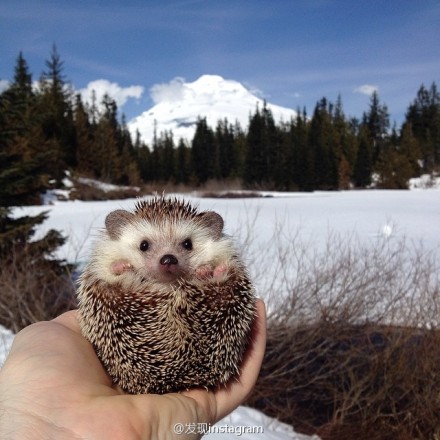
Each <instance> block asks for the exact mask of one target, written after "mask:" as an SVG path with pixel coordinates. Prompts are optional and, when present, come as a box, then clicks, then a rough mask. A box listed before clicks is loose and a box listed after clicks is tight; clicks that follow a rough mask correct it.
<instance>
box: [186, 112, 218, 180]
mask: <svg viewBox="0 0 440 440" xmlns="http://www.w3.org/2000/svg"><path fill="white" fill-rule="evenodd" d="M191 145H192V148H191V153H192V167H193V171H194V177H195V179H196V183H197V184H198V185H200V184H203V183H205V182H206V181H207V180H208V179H211V178H212V177H213V175H214V164H215V163H216V161H217V158H216V157H215V154H213V147H214V132H213V131H212V129H211V128H210V127H209V126H208V124H207V122H206V118H199V119H198V121H197V127H196V132H195V134H194V137H193V140H192V143H191Z"/></svg>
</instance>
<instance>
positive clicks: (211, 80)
mask: <svg viewBox="0 0 440 440" xmlns="http://www.w3.org/2000/svg"><path fill="white" fill-rule="evenodd" d="M151 96H152V98H153V100H154V102H155V105H154V106H153V107H152V108H151V109H149V110H147V111H145V112H143V113H142V114H141V115H139V116H138V117H136V118H134V119H133V120H131V121H130V122H129V123H128V128H129V130H130V132H131V133H132V135H133V138H134V136H135V134H136V130H139V133H140V134H141V137H142V139H143V140H144V141H145V142H146V143H147V144H149V145H151V143H152V140H153V137H154V130H155V127H156V132H157V135H158V136H159V135H160V133H161V132H164V131H166V130H167V131H172V132H173V135H174V140H175V141H176V143H177V141H178V140H179V139H180V138H182V139H185V140H187V141H191V139H192V138H193V136H194V133H195V126H196V122H197V119H198V117H199V116H200V117H206V121H207V123H208V125H209V126H210V127H212V128H215V127H216V125H217V122H218V121H219V120H223V119H225V118H227V119H228V122H229V123H230V124H235V122H236V121H238V122H239V123H240V125H241V127H242V128H243V129H245V128H246V127H247V126H248V124H249V116H250V115H251V114H253V113H254V112H255V110H256V108H257V106H258V108H260V109H262V108H263V105H264V101H263V100H262V99H261V98H259V97H257V96H255V95H253V94H252V93H251V92H250V91H249V90H247V89H246V88H245V87H244V86H243V85H242V84H240V83H239V82H237V81H233V80H226V79H223V78H222V77H221V76H218V75H203V76H201V77H200V78H199V79H197V80H196V81H194V82H192V83H186V82H184V80H183V79H182V78H175V79H174V80H172V81H171V82H170V83H168V84H158V85H156V86H154V87H153V88H152V90H151ZM267 108H268V109H270V110H271V111H272V113H273V116H274V119H275V121H277V122H279V121H281V120H282V121H284V122H288V121H290V120H291V118H294V117H295V116H296V112H295V111H294V110H292V109H288V108H285V107H280V106H277V105H273V104H269V103H268V104H267Z"/></svg>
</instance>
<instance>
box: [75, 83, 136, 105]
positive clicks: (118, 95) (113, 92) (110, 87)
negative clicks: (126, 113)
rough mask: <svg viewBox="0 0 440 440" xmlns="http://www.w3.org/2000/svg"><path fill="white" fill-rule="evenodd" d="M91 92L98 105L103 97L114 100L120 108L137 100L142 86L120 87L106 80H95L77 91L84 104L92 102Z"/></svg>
mask: <svg viewBox="0 0 440 440" xmlns="http://www.w3.org/2000/svg"><path fill="white" fill-rule="evenodd" d="M93 91H94V92H95V95H96V102H97V103H98V104H99V103H101V101H102V98H103V97H104V95H106V94H107V95H108V96H110V98H112V99H114V100H115V102H116V104H117V106H118V108H121V107H123V106H124V105H125V103H126V102H127V101H128V100H129V99H130V98H134V99H139V98H140V97H141V96H142V94H143V93H144V88H143V87H142V86H129V87H121V86H120V85H119V84H118V83H114V82H110V81H108V80H106V79H97V80H95V81H91V82H89V83H88V84H87V87H86V88H84V89H81V90H79V93H80V94H81V97H82V99H83V101H84V102H87V103H89V104H90V103H91V102H92V94H93Z"/></svg>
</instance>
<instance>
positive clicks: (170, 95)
mask: <svg viewBox="0 0 440 440" xmlns="http://www.w3.org/2000/svg"><path fill="white" fill-rule="evenodd" d="M184 89H185V79H184V78H181V77H176V78H174V79H172V80H171V81H170V82H169V83H162V84H154V86H153V87H151V89H150V96H151V99H152V100H153V102H154V103H155V104H158V103H159V102H174V101H179V100H180V99H182V97H183V91H184Z"/></svg>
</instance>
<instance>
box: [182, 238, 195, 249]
mask: <svg viewBox="0 0 440 440" xmlns="http://www.w3.org/2000/svg"><path fill="white" fill-rule="evenodd" d="M182 247H183V248H184V249H186V250H187V251H191V250H192V248H193V244H192V241H191V239H190V238H187V239H186V240H184V241H182Z"/></svg>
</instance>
